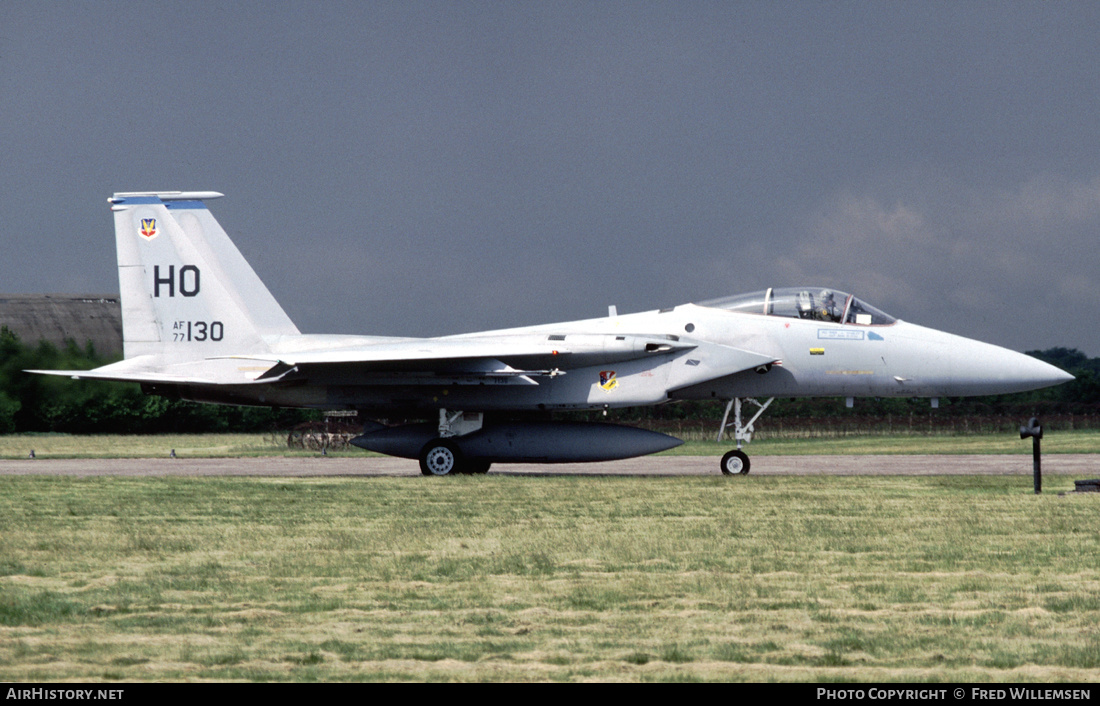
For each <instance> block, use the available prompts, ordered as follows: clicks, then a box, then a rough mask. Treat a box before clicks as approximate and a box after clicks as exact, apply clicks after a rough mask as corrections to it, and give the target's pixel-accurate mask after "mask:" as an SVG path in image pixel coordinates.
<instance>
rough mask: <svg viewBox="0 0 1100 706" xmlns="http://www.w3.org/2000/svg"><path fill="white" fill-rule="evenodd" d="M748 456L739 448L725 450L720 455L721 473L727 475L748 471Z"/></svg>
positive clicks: (741, 473) (744, 473)
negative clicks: (724, 453)
mask: <svg viewBox="0 0 1100 706" xmlns="http://www.w3.org/2000/svg"><path fill="white" fill-rule="evenodd" d="M749 466H750V464H749V457H748V455H747V454H745V452H744V451H742V450H741V449H734V450H732V451H727V452H726V455H725V456H723V457H722V473H724V474H725V475H727V476H733V475H742V476H743V475H746V474H747V473H748V472H749Z"/></svg>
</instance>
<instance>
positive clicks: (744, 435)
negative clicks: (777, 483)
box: [718, 397, 775, 476]
mask: <svg viewBox="0 0 1100 706" xmlns="http://www.w3.org/2000/svg"><path fill="white" fill-rule="evenodd" d="M741 401H742V400H741V398H740V397H734V398H733V399H732V400H730V401H729V404H727V405H726V413H725V414H724V415H722V428H721V429H719V430H718V441H719V442H721V441H722V438H723V437H724V436H725V435H726V430H727V429H729V428H730V427H733V438H734V439H735V440H736V441H737V448H736V449H733V450H731V451H727V452H726V455H725V456H723V457H722V466H721V468H722V473H724V474H725V475H727V476H732V475H742V476H743V475H746V474H747V473H748V472H749V468H750V466H751V464H750V463H749V457H748V454H746V453H745V452H744V451H742V450H741V444H742V443H745V444H747V443H749V442H750V441H752V433H753V431H754V429H753V424H754V423H755V422H756V420H757V419H759V418H760V415H761V414H763V413H764V410H765V409H767V408H768V405H770V404H771V403H772V402H774V401H775V398H774V397H771V398H769V399H768V401H767V402H764V403H763V404H761V403H760V402H757V401H756V400H754V399H752V398H745V401H746V402H751V403H753V404H754V405H756V406H757V407H759V408H760V409H758V410H756V414H754V415H752V419H750V420H749V421H748V423H747V424H743V423H742V422H741ZM731 409H732V410H733V422H730V421H729V418H730V410H731Z"/></svg>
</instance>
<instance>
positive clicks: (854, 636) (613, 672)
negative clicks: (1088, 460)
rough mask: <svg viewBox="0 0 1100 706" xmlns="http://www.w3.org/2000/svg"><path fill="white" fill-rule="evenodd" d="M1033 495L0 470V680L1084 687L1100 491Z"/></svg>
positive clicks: (981, 487)
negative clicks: (1003, 683) (26, 473)
mask: <svg viewBox="0 0 1100 706" xmlns="http://www.w3.org/2000/svg"><path fill="white" fill-rule="evenodd" d="M1017 441H1018V440H1017ZM1019 443H1021V444H1023V443H1025V442H1019ZM1019 486H1020V484H1019V482H1018V479H1011V478H1000V477H981V478H976V477H974V478H972V477H920V478H917V477H880V478H878V477H847V478H831V477H808V478H807V477H800V478H791V477H754V476H748V477H743V478H738V479H736V482H733V483H731V482H729V479H727V478H724V477H672V478H653V477H647V478H606V477H604V478H599V477H578V476H569V477H561V476H555V477H526V478H524V477H515V476H493V475H489V476H475V477H457V478H452V479H448V480H447V481H446V482H435V479H423V478H369V479H363V478H328V479H300V478H289V479H264V478H259V479H257V478H252V479H242V478H123V477H92V478H74V477H25V476H24V477H15V476H8V477H3V478H0V680H15V681H40V680H62V679H75V680H98V679H105V680H112V681H115V680H170V681H174V680H207V679H210V680H226V679H245V680H521V681H522V680H589V679H594V680H628V681H640V680H656V681H666V680H671V681H679V680H723V681H731V680H732V681H737V680H747V681H763V680H798V681H812V680H818V681H827V680H836V681H860V680H870V681H894V680H899V681H977V682H982V681H1031V680H1034V681H1058V680H1070V681H1092V680H1096V679H1097V677H1098V675H1100V628H1098V626H1100V574H1098V573H1097V571H1096V556H1097V555H1098V550H1100V546H1098V544H1100V535H1098V533H1097V531H1096V524H1097V522H1096V521H1097V517H1098V512H1100V497H1097V496H1093V495H1091V494H1083V495H1072V494H1070V495H1066V496H1064V497H1058V496H1056V495H1042V496H1035V495H1033V494H1031V493H1030V492H1029V491H1026V490H1022V489H1021V488H1020V487H1019Z"/></svg>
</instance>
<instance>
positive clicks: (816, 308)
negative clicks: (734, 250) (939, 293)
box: [699, 287, 897, 326]
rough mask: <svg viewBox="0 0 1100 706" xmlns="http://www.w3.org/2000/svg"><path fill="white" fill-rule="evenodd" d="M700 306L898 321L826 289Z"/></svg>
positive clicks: (871, 322)
mask: <svg viewBox="0 0 1100 706" xmlns="http://www.w3.org/2000/svg"><path fill="white" fill-rule="evenodd" d="M699 306H709V307H713V308H715V309H725V310H727V311H736V312H739V313H743V314H763V315H765V316H787V317H790V318H792V319H812V320H814V321H832V322H835V323H845V324H856V325H858V326H887V325H889V324H892V323H894V322H895V321H897V319H895V318H894V317H893V316H890V315H889V314H886V313H884V312H882V311H879V310H878V309H876V308H875V307H873V306H871V305H870V304H867V303H865V302H863V301H861V300H859V299H856V298H855V297H853V296H852V295H851V294H845V293H844V292H839V291H837V290H835V289H827V288H822V287H785V288H782V289H766V290H764V291H762V292H752V293H751V294H738V295H736V296H732V297H724V298H722V299H711V300H709V301H705V302H699Z"/></svg>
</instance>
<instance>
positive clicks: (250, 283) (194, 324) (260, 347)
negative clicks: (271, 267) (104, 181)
mask: <svg viewBox="0 0 1100 706" xmlns="http://www.w3.org/2000/svg"><path fill="white" fill-rule="evenodd" d="M219 196H221V194H219V193H217V192H213V191H191V192H180V191H174V192H163V191H159V192H126V193H116V194H115V195H114V196H113V197H112V198H111V199H110V203H111V210H112V211H114V216H115V243H116V247H117V250H118V280H119V288H120V292H121V298H122V333H123V348H124V353H125V356H126V358H134V357H137V356H144V355H155V356H157V357H158V358H161V359H163V360H164V361H165V362H179V361H187V360H198V359H202V358H209V357H214V356H221V355H233V354H237V355H243V354H256V353H264V352H266V351H268V350H269V344H270V341H271V339H272V338H274V337H277V336H284V335H297V334H298V329H297V327H295V326H294V323H293V322H292V321H291V320H290V318H289V317H288V316H287V315H286V312H284V311H283V309H282V307H280V306H279V304H278V302H276V301H275V298H274V297H273V296H271V292H269V291H268V290H267V287H265V286H264V284H263V282H261V281H260V278H259V277H258V276H257V275H256V273H255V271H253V269H252V267H251V266H250V265H249V264H248V262H247V261H246V260H245V259H244V257H243V256H242V255H241V253H240V251H239V250H237V248H236V246H235V245H233V242H232V241H231V240H230V239H229V236H228V235H226V233H225V231H224V230H223V229H222V227H221V226H220V225H218V222H217V221H216V220H215V219H214V216H213V215H211V213H210V211H209V210H208V209H207V207H206V203H205V201H206V200H208V199H213V198H218V197H219Z"/></svg>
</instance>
